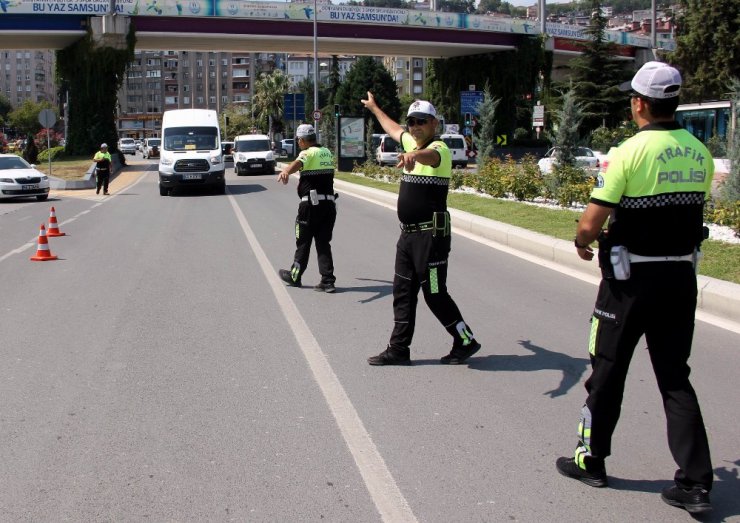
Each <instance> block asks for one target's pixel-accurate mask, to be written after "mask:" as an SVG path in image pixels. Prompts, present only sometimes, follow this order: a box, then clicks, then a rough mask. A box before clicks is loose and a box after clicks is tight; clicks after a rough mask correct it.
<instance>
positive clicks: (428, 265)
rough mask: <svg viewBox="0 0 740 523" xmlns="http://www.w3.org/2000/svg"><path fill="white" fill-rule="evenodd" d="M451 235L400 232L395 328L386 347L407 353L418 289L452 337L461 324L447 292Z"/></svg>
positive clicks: (395, 279)
mask: <svg viewBox="0 0 740 523" xmlns="http://www.w3.org/2000/svg"><path fill="white" fill-rule="evenodd" d="M451 239H452V238H451V236H450V235H449V234H448V235H447V236H441V235H439V236H434V234H433V231H431V230H428V231H419V232H402V233H401V236H400V238H399V239H398V242H397V244H396V262H395V276H394V278H393V317H394V321H395V325H394V327H393V332H392V334H391V339H390V342H389V345H390V346H391V347H392V348H394V349H400V350H402V351H408V350H409V347H410V345H411V339H412V338H413V336H414V328H415V326H416V305H417V303H418V295H419V288H421V289H422V292H423V293H424V300H425V301H426V303H427V305H428V306H429V309H430V310H431V311H432V313H433V314H434V315H435V316H436V317H437V319H438V320H439V321H440V323H442V325H443V326H444V327H445V328H446V329H447V331H448V332H449V333H450V334H452V336H453V337H455V340H456V341H457V340H458V339H459V336H458V335H457V333H456V326H457V325H458V324H459V323H460V322H462V321H463V319H462V315H461V314H460V310H459V309H458V308H457V305H456V304H455V302H454V301H453V299H452V297H451V296H450V295H449V293H448V292H447V258H448V256H449V254H450V246H451Z"/></svg>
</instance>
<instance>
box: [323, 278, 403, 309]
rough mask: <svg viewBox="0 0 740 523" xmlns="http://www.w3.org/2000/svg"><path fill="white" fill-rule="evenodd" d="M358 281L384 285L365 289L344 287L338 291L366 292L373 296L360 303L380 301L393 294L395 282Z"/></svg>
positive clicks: (367, 279) (369, 286) (364, 279)
mask: <svg viewBox="0 0 740 523" xmlns="http://www.w3.org/2000/svg"><path fill="white" fill-rule="evenodd" d="M356 279H357V280H358V281H372V282H377V283H380V284H382V285H367V286H365V287H342V288H341V289H339V288H338V287H337V291H341V292H364V293H369V294H372V296H370V297H368V298H364V299H362V300H360V303H370V302H371V301H375V300H378V299H380V298H382V297H384V296H388V295H390V294H392V293H393V282H392V281H388V280H373V279H370V278H356Z"/></svg>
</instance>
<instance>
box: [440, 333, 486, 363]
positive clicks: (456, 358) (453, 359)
mask: <svg viewBox="0 0 740 523" xmlns="http://www.w3.org/2000/svg"><path fill="white" fill-rule="evenodd" d="M479 350H480V343H478V342H477V341H476V340H475V339H472V340H471V341H470V343H468V344H467V345H463V344H462V343H458V342H457V341H456V342H455V343H454V344H453V345H452V350H451V351H450V353H449V354H448V355H447V356H442V358H441V359H440V360H439V362H440V363H444V364H445V365H460V364H461V363H465V360H467V359H468V358H469V357H471V356H472V355H473V354H475V353H476V352H478V351H479Z"/></svg>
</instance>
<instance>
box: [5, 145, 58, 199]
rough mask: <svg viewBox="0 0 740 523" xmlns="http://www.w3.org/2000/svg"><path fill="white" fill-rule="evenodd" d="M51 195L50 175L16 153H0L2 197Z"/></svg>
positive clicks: (37, 197) (41, 197)
mask: <svg viewBox="0 0 740 523" xmlns="http://www.w3.org/2000/svg"><path fill="white" fill-rule="evenodd" d="M33 196H35V197H36V199H37V200H38V201H40V202H42V201H44V200H46V199H47V198H48V197H49V177H48V176H46V175H45V174H44V173H42V172H39V171H37V170H36V166H35V165H31V164H29V163H28V162H27V161H26V160H24V159H23V158H21V157H20V156H16V155H15V154H0V198H29V197H33Z"/></svg>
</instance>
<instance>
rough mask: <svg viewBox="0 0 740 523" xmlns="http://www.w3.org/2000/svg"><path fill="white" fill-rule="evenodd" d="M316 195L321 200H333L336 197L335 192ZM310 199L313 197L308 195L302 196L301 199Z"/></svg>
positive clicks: (303, 200) (305, 200)
mask: <svg viewBox="0 0 740 523" xmlns="http://www.w3.org/2000/svg"><path fill="white" fill-rule="evenodd" d="M316 197H317V199H319V200H329V201H330V202H333V201H334V200H335V199H336V198H334V195H333V194H317V195H316ZM310 199H311V198H310V197H309V196H308V195H306V196H301V201H302V202H307V201H308V200H310ZM343 201H344V200H343Z"/></svg>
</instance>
